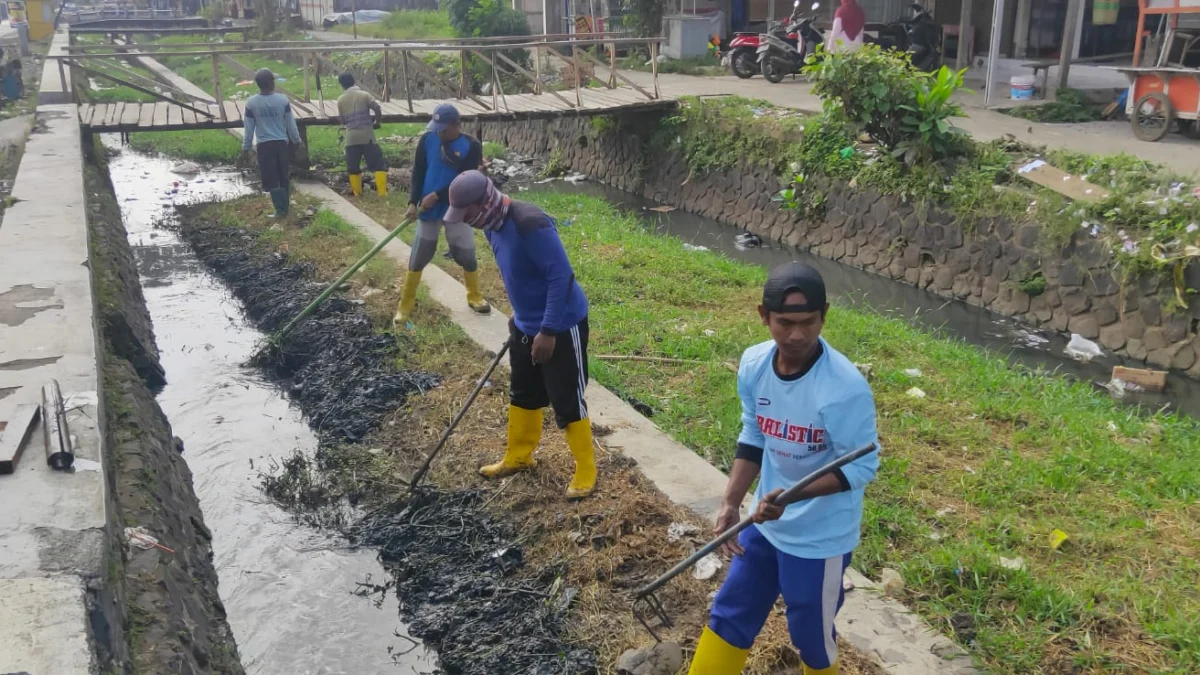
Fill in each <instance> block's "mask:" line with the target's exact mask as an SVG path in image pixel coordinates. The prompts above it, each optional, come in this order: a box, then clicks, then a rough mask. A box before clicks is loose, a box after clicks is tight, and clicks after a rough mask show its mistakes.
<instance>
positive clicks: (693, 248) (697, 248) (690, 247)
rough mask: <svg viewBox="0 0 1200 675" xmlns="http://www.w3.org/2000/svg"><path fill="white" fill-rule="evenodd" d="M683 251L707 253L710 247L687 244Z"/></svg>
mask: <svg viewBox="0 0 1200 675" xmlns="http://www.w3.org/2000/svg"><path fill="white" fill-rule="evenodd" d="M683 250H685V251H691V252H697V251H707V250H708V247H707V246H697V245H695V244H687V243H685V244H684V245H683Z"/></svg>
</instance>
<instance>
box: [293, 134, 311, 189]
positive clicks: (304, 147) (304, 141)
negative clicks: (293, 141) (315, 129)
mask: <svg viewBox="0 0 1200 675" xmlns="http://www.w3.org/2000/svg"><path fill="white" fill-rule="evenodd" d="M296 129H297V130H298V131H299V132H300V146H299V147H293V148H292V175H294V176H300V177H302V178H308V176H309V174H310V173H311V172H310V170H309V166H310V164H309V160H308V126H307V125H303V124H302V125H297V127H296Z"/></svg>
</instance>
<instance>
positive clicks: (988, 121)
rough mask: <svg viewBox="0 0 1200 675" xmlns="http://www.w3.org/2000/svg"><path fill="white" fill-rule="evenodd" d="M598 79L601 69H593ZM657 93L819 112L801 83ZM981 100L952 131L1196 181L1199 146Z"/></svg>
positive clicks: (664, 81)
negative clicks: (1026, 115)
mask: <svg viewBox="0 0 1200 675" xmlns="http://www.w3.org/2000/svg"><path fill="white" fill-rule="evenodd" d="M596 70H597V74H598V75H599V74H600V73H601V72H602V71H603V69H601V68H597V69H596ZM621 73H622V74H623V75H625V76H626V77H628V78H629V79H631V80H633V81H634V82H637V83H638V84H640V85H642V86H644V87H647V88H648V87H650V86H652V85H653V82H654V80H653V77H652V76H651V74H650V73H642V72H637V71H627V70H622V71H621ZM658 82H659V87H660V89H661V91H662V93H663V94H664V95H669V96H720V95H729V94H735V95H737V96H744V97H746V98H755V99H762V100H764V101H767V102H768V103H771V104H773V105H777V106H782V107H786V108H795V109H797V110H805V111H809V112H813V113H818V112H820V111H821V99H820V98H818V97H817V96H815V95H814V94H813V93H812V86H811V85H809V84H808V83H807V82H803V81H801V80H794V81H793V80H790V79H787V80H784V81H783V82H780V83H779V84H771V83H770V82H767V81H766V80H764V79H762V78H761V77H755V78H752V79H749V80H741V79H738V78H736V77H733V76H732V75H729V76H723V77H697V76H692V75H668V74H660V75H659V76H658ZM979 98H981V97H967V98H964V104H965V105H966V107H967V109H966V112H967V117H964V118H958V119H955V120H954V124H955V126H957V127H959V128H961V129H963V130H964V131H966V132H967V133H969V134H971V135H972V136H973V137H975V138H976V139H977V140H981V141H991V140H996V139H1000V138H1005V137H1008V136H1011V137H1013V138H1015V139H1016V140H1018V141H1021V142H1022V143H1031V144H1033V145H1044V146H1047V147H1050V148H1057V149H1062V150H1073V151H1075V152H1084V153H1089V154H1105V155H1108V154H1116V153H1120V152H1123V153H1127V154H1130V155H1135V156H1137V157H1141V158H1142V159H1145V160H1148V161H1151V162H1156V163H1159V164H1162V165H1164V166H1168V167H1170V168H1171V169H1173V170H1174V171H1176V172H1178V173H1180V174H1184V175H1188V176H1200V142H1197V141H1193V140H1191V139H1188V138H1186V137H1184V136H1182V135H1180V134H1171V135H1169V136H1168V137H1167V138H1165V139H1163V140H1162V141H1160V142H1158V143H1147V142H1145V141H1140V140H1138V139H1137V138H1136V137H1134V135H1133V131H1132V130H1131V129H1130V126H1129V123H1128V122H1091V123H1088V124H1041V123H1038V122H1028V121H1026V120H1022V119H1018V118H1016V117H1010V116H1009V115H1005V114H1003V113H1000V112H996V111H993V110H985V109H983V108H979V107H972V106H971V104H972V101H976V100H978V99H979Z"/></svg>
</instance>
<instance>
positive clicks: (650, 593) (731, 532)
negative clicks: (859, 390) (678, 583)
mask: <svg viewBox="0 0 1200 675" xmlns="http://www.w3.org/2000/svg"><path fill="white" fill-rule="evenodd" d="M875 450H876V446H875V444H874V443H871V444H869V445H866V446H864V447H861V448H859V449H858V450H855V451H854V452H851V453H849V454H846V455H842V456H841V457H838V458H837V459H835V460H833V461H832V462H830V463H828V464H826V465H825V466H823V467H821V468H819V469H817V470H816V471H814V472H812V473H810V474H808V475H807V476H805V477H804V478H801V479H800V481H799V482H798V483H796V484H795V485H793V486H792V487H790V488H788V489H787V490H784V491H783V492H782V493H780V494H779V496H778V497H776V498H775V499H774V500H772V503H773V504H775V505H776V506H784V507H786V506H787V505H789V504H791V503H792V502H795V501H797V500H798V498H799V496H800V492H801V491H802V490H804V488H806V487H808V486H809V485H811V484H812V483H813V482H814V481H816V480H817V479H818V478H820V477H821V476H824V475H825V474H827V473H829V472H830V471H834V470H836V469H839V468H841V467H843V466H845V465H847V464H849V463H850V462H853V461H855V460H857V459H859V458H860V457H864V456H866V455H869V454H871V453H872V452H875ZM753 523H754V517H753V516H752V515H751V516H746V517H745V518H743V519H742V521H741V522H740V523H738V524H737V525H734V526H733V527H731V528H729V529H728V530H725V531H724V532H722V533H721V535H720V536H718V537H717V538H716V539H713V540H712V541H710V542H708V543H707V544H705V545H704V547H703V548H701V549H700V550H699V551H696V552H695V553H693V554H692V555H691V557H689V558H688V559H687V560H684V561H683V562H681V563H679V564H678V565H676V566H674V567H672V568H671V569H670V570H669V571H668V572H667V573H666V574H664V575H662V576H661V577H659V578H657V579H655V580H654V581H651V582H650V583H649V584H648V585H646V586H645V587H644V588H642V589H641V590H639V591H638V592H637V594H636V595H634V598H633V615H634V616H635V617H637V620H638V621H639V622H641V624H642V626H644V627H645V628H646V630H647V631H649V633H650V635H651V636H652V637H653V638H654V639H655V641H658V642H662V639H661V638H659V636H658V632H657V631H655V630H654V629H655V626H653V625H651V622H652V621H655V620H657V621H658V627H662V628H670V627H671V625H672V623H671V617H670V616H668V615H667V610H666V608H665V607H663V604H662V600H659V599H658V596H656V595H655V593H656V592H657V591H658V590H660V589H661V588H662V587H663V586H666V585H667V582H668V581H670V580H672V579H674V578H675V577H677V576H679V575H680V574H681V573H683V571H684V570H686V569H688V568H690V567H691V566H693V565H695V564H696V563H698V562H700V559H701V558H703V557H704V556H706V555H708V554H710V553H712V552H713V551H715V550H717V549H718V548H720V547H721V545H722V544H724V543H725V542H727V541H729V540H730V539H733V538H734V537H736V536H737V535H738V534H739V533H740V532H741V531H742V530H744V529H746V528H747V527H750V525H752V524H753Z"/></svg>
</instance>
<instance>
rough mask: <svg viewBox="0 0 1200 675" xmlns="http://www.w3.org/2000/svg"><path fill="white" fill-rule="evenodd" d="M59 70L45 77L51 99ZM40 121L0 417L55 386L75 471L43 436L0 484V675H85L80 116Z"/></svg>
mask: <svg viewBox="0 0 1200 675" xmlns="http://www.w3.org/2000/svg"><path fill="white" fill-rule="evenodd" d="M65 41H66V36H65V35H59V36H56V37H55V38H54V45H55V48H52V49H51V53H54V51H55V49H56V48H58V49H59V51H61V49H60V48H61V46H62V45H63V44H65ZM49 67H50V66H49V65H47V68H49ZM57 70H58V69H57V66H56V65H55V66H54V67H53V76H52V77H51V76H50V75H47V77H45V78H44V79H43V86H44V87H49V88H50V90H51V93H54V91H53V90H54V89H55V87H57V86H58V85H57V81H58V72H57ZM48 72H49V71H48ZM58 93H62V92H61V91H59V92H58ZM37 118H38V120H39V121H41V122H42V124H41V125H39V130H38V131H37V132H35V133H33V134H32V135H31V136H30V137H29V140H28V142H27V143H26V146H25V154H24V155H23V156H22V158H21V164H20V167H19V168H18V170H17V177H16V180H15V182H14V184H13V191H12V197H13V199H14V203H13V204H12V205H11V206H10V207H9V208H8V210H7V211H5V213H4V220H3V224H2V225H0V391H4V392H5V396H4V397H3V398H0V419H6V418H7V417H8V415H7V413H8V411H10V410H12V409H14V408H15V407H16V406H18V405H20V404H22V403H40V397H41V387H42V385H43V384H45V383H46V382H47V381H49V380H50V379H51V378H53V379H57V380H58V382H59V384H60V386H61V388H62V392H63V395H64V397H65V398H66V407H67V410H68V415H67V421H68V425H69V426H70V432H71V437H72V440H73V441H74V445H75V452H76V470H75V471H74V472H72V473H63V472H59V471H54V470H52V469H51V468H50V467H49V466H47V463H46V455H45V450H44V447H43V443H42V440H41V438H42V437H41V428H40V426H39V428H37V429H35V430H34V432H33V436H32V438H31V443H30V447H26V449H25V452H24V454H23V456H22V458H21V461H20V462H19V463H18V465H17V469H16V472H15V473H13V474H11V475H6V476H0V634H3V635H4V636H5V637H4V647H3V649H0V671H2V672H13V671H18V672H19V671H28V672H30V673H35V674H39V673H86V672H91V669H92V668H93V666H94V663H93V657H92V653H91V648H90V646H89V641H90V627H89V619H88V612H87V609H86V606H85V602H86V597H87V593H86V590H85V589H86V588H87V586H88V584H89V583H91V582H93V581H95V580H98V579H103V578H104V575H105V571H106V559H105V551H106V539H105V537H106V530H105V526H106V524H107V518H106V501H105V499H106V492H105V491H106V482H105V480H104V474H103V471H102V470H101V469H102V466H103V465H102V460H103V449H102V445H101V439H102V433H101V429H100V426H99V419H100V406H99V397H98V393H97V392H98V390H99V388H100V383H99V373H98V367H99V365H98V362H97V346H96V344H97V343H96V331H95V326H94V311H93V305H94V301H95V299H94V297H93V294H92V287H91V282H92V279H91V270H90V268H89V251H88V228H87V204H86V199H85V192H84V183H83V156H82V151H81V148H80V133H79V119H78V113H77V111H76V106H74V105H42V106H40V107H38V109H37Z"/></svg>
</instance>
